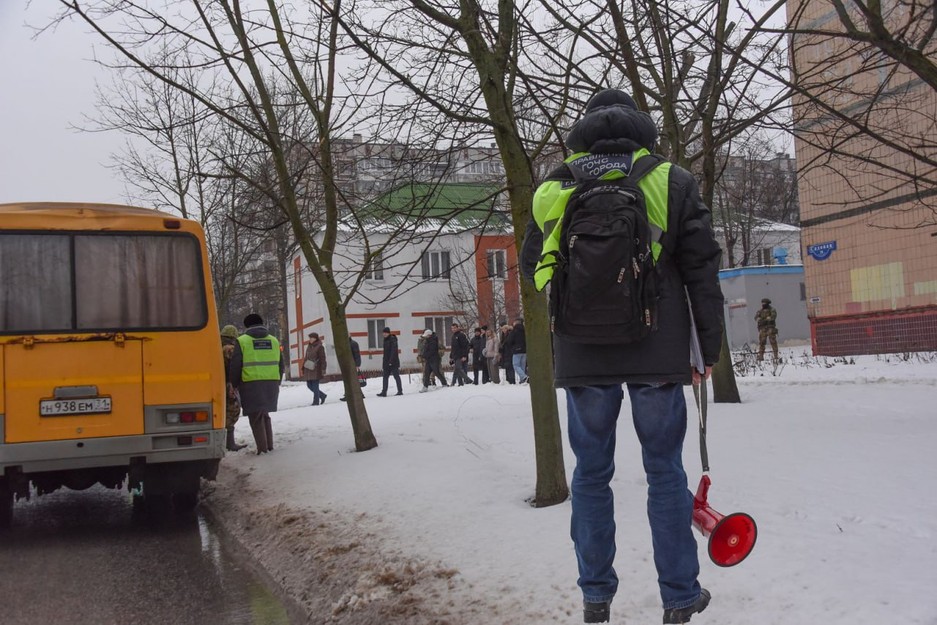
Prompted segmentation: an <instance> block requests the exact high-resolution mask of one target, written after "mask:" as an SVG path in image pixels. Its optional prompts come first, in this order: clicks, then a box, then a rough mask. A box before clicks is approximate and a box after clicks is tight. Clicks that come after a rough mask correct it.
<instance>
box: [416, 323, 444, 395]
mask: <svg viewBox="0 0 937 625" xmlns="http://www.w3.org/2000/svg"><path fill="white" fill-rule="evenodd" d="M421 356H423V388H421V389H420V392H421V393H425V392H426V391H428V390H429V382H430V377H431V376H432V377H434V378H438V379H439V381H440V383H442V385H443V386H449V383H448V382H446V376H444V375H443V374H442V366H441V361H442V357H441V356H440V354H439V337H438V336H436V333H435V332H433V331H432V330H430V329H426V330H424V331H423V352H422V354H421Z"/></svg>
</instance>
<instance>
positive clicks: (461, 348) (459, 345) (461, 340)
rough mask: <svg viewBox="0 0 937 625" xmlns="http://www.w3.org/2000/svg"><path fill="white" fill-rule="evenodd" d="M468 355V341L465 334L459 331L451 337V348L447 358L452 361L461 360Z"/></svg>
mask: <svg viewBox="0 0 937 625" xmlns="http://www.w3.org/2000/svg"><path fill="white" fill-rule="evenodd" d="M468 353H469V340H468V337H467V336H465V332H463V331H462V330H459V331H458V332H455V333H454V334H453V335H452V346H451V350H450V351H449V358H451V359H452V360H461V359H462V358H467V357H468Z"/></svg>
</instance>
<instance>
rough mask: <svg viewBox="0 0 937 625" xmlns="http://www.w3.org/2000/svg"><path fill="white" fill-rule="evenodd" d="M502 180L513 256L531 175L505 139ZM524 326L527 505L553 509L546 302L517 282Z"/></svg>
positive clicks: (554, 455)
mask: <svg viewBox="0 0 937 625" xmlns="http://www.w3.org/2000/svg"><path fill="white" fill-rule="evenodd" d="M499 147H500V149H501V154H502V158H503V161H504V169H505V173H506V175H507V179H508V196H509V198H510V203H511V221H512V223H513V226H514V243H515V247H516V248H517V257H518V258H521V246H522V244H523V242H524V234H525V233H526V232H527V222H528V221H529V220H530V208H531V205H532V203H533V176H532V174H531V171H530V168H529V166H528V163H527V158H526V153H525V152H524V151H523V146H522V145H521V143H520V141H519V139H517V138H516V137H513V138H508V139H507V140H505V141H504V144H502V145H500V146H499ZM521 301H522V302H523V305H524V327H525V332H526V337H527V368H528V372H529V377H530V407H531V411H532V412H533V420H534V448H535V455H536V460H537V486H536V492H535V495H534V500H533V504H534V506H536V507H538V508H543V507H546V506H552V505H556V504H558V503H562V502H564V501H566V499H567V498H568V497H569V487H568V486H567V483H566V466H565V463H564V461H563V432H562V430H560V417H559V409H558V407H557V403H556V389H555V388H554V386H553V338H552V336H551V334H550V315H549V311H548V310H547V300H546V298H545V297H544V296H543V294H542V293H538V292H537V290H536V289H535V288H534V285H533V284H532V283H531V282H530V281H528V280H525V279H523V278H522V279H521Z"/></svg>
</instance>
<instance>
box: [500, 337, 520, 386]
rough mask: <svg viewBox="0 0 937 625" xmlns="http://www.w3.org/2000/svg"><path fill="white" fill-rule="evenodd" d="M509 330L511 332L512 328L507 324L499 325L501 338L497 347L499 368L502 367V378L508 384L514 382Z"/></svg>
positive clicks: (512, 354)
mask: <svg viewBox="0 0 937 625" xmlns="http://www.w3.org/2000/svg"><path fill="white" fill-rule="evenodd" d="M511 332H513V328H511V326H509V325H508V324H504V325H503V326H501V339H500V342H499V347H498V355H499V357H500V364H501V368H502V369H504V379H505V380H506V381H507V383H508V384H514V383H515V381H516V380H515V379H514V362H513V358H514V352H513V349H514V348H513V347H511Z"/></svg>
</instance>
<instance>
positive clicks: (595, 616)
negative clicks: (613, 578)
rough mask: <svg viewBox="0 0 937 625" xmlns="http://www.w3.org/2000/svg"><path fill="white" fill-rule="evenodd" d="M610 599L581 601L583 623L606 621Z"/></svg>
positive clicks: (610, 604) (610, 603) (610, 605)
mask: <svg viewBox="0 0 937 625" xmlns="http://www.w3.org/2000/svg"><path fill="white" fill-rule="evenodd" d="M611 607H612V602H611V601H599V602H592V601H583V603H582V620H583V622H584V623H608V619H609V611H610V609H611Z"/></svg>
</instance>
